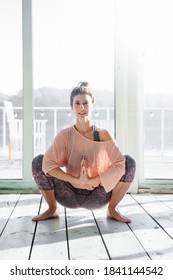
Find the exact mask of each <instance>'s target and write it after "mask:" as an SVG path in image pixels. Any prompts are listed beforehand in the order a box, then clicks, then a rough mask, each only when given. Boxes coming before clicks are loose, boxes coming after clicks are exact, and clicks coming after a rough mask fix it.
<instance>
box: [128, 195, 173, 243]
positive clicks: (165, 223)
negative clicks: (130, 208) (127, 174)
mask: <svg viewBox="0 0 173 280" xmlns="http://www.w3.org/2000/svg"><path fill="white" fill-rule="evenodd" d="M133 197H134V198H135V199H136V200H137V201H138V203H140V205H141V206H142V207H143V208H144V209H145V210H146V212H147V213H148V214H149V215H151V216H152V217H153V218H154V219H155V220H156V222H157V223H158V224H159V225H161V227H163V228H164V229H165V231H166V232H167V233H168V234H169V235H170V236H171V237H172V238H173V210H172V209H170V208H169V207H168V206H167V205H166V204H164V203H162V202H161V201H159V199H158V197H157V196H156V195H154V194H150V195H146V194H144V195H140V196H139V195H138V196H136V195H134V196H133ZM162 197H163V196H162ZM172 197H173V196H172ZM170 202H171V201H169V204H170Z"/></svg>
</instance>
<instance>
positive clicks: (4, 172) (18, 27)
mask: <svg viewBox="0 0 173 280" xmlns="http://www.w3.org/2000/svg"><path fill="white" fill-rule="evenodd" d="M0 38H1V51H0V77H1V79H0V136H1V137H0V179H5V178H6V179H14V178H22V160H23V153H22V140H23V136H22V121H23V114H22V98H23V97H22V96H23V93H22V2H21V0H14V1H11V0H0ZM4 101H5V103H4ZM5 105H6V106H5Z"/></svg>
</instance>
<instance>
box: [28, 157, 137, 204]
mask: <svg viewBox="0 0 173 280" xmlns="http://www.w3.org/2000/svg"><path fill="white" fill-rule="evenodd" d="M42 160H43V155H38V156H37V157H35V158H34V159H33V161H32V173H33V177H34V180H35V183H36V185H37V187H38V188H39V189H40V190H53V189H54V191H55V197H56V200H57V202H58V203H60V204H61V205H63V206H64V207H67V208H79V207H82V208H86V209H96V208H100V207H102V206H104V205H105V204H107V203H108V202H109V200H110V198H111V193H112V192H111V191H110V192H108V193H107V192H106V191H105V190H104V188H103V187H102V186H101V185H100V186H98V187H97V188H95V189H94V190H91V191H90V190H84V189H76V188H74V187H73V186H72V185H71V184H70V183H68V182H65V181H63V180H60V179H57V178H55V177H51V176H50V177H48V176H46V175H45V173H44V172H43V171H42ZM125 165H126V171H125V174H124V175H123V176H122V177H121V179H120V182H132V181H133V179H134V176H135V170H136V164H135V161H134V159H133V158H131V157H130V156H128V155H125Z"/></svg>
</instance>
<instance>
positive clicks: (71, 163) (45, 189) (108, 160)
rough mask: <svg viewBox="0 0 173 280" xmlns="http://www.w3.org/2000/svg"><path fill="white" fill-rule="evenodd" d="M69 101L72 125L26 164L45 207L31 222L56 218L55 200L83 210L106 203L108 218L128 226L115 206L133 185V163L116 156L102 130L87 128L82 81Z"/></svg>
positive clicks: (88, 98)
mask: <svg viewBox="0 0 173 280" xmlns="http://www.w3.org/2000/svg"><path fill="white" fill-rule="evenodd" d="M70 103H71V108H72V110H73V112H74V113H75V117H76V123H75V125H74V126H71V127H68V128H66V129H63V130H62V131H60V132H59V133H58V134H57V136H56V137H55V139H54V141H53V143H52V145H51V146H50V147H49V148H48V150H47V152H46V153H45V155H44V156H42V155H39V156H37V157H36V158H35V159H34V160H33V162H32V171H33V177H34V180H35V182H36V184H37V186H38V188H39V189H40V192H41V193H42V195H43V196H44V198H45V200H46V202H47V204H48V210H47V211H45V212H44V213H42V214H40V215H38V216H36V217H34V218H33V221H41V220H45V219H48V218H53V217H58V215H59V213H58V206H57V202H58V203H60V204H62V205H63V206H64V207H69V208H77V207H82V208H86V209H96V208H99V207H102V206H104V205H105V204H108V211H107V216H108V217H110V218H112V219H115V220H117V221H119V222H124V223H130V222H131V220H130V219H129V218H127V217H124V216H123V215H121V213H120V212H119V211H118V209H117V205H118V203H119V202H120V201H121V200H122V198H123V197H124V195H125V194H126V192H127V190H128V189H129V187H130V184H131V182H132V181H133V178H134V175H135V162H134V160H133V159H132V158H131V157H129V156H123V155H122V153H121V152H120V150H119V149H118V147H117V144H116V142H115V141H114V139H113V138H112V137H111V136H110V134H109V132H108V131H107V130H105V129H101V128H97V127H95V126H94V125H92V123H91V119H90V116H91V112H92V109H93V107H94V97H93V93H92V90H91V88H90V87H89V85H88V83H87V82H82V83H79V84H78V86H77V87H75V88H74V89H73V90H72V92H71V96H70ZM62 167H63V169H62ZM64 167H65V168H66V170H65V171H64Z"/></svg>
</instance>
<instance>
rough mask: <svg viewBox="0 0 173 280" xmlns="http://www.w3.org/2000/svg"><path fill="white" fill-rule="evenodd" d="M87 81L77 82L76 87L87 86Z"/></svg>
mask: <svg viewBox="0 0 173 280" xmlns="http://www.w3.org/2000/svg"><path fill="white" fill-rule="evenodd" d="M88 86H89V83H88V82H80V83H78V87H88Z"/></svg>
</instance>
